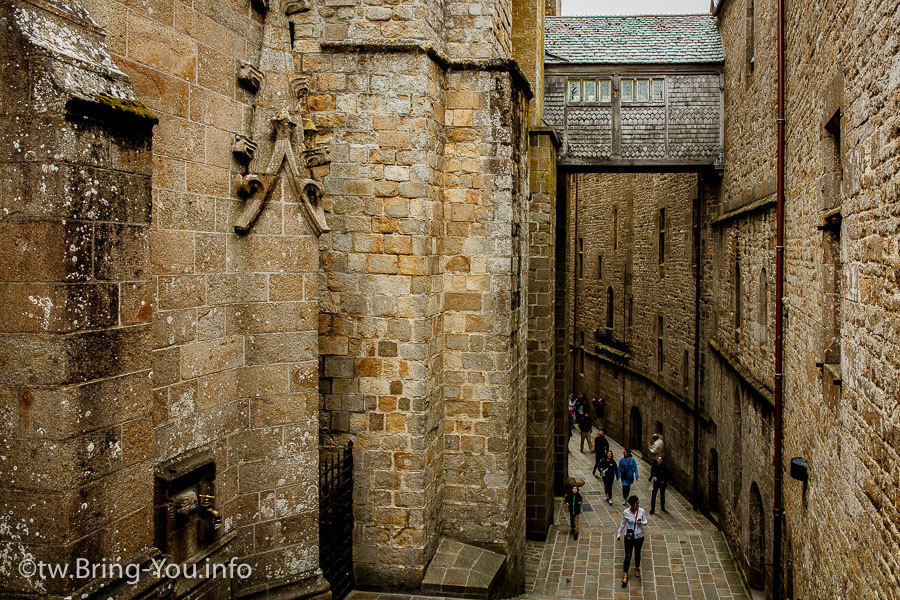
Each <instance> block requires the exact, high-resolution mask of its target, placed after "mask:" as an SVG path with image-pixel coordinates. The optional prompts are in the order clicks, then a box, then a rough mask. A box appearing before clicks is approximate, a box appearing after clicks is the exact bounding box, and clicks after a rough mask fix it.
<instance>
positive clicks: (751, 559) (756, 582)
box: [747, 481, 766, 590]
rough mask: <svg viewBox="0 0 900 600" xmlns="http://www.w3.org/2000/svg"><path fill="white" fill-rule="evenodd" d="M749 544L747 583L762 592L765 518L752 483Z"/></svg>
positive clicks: (756, 487)
mask: <svg viewBox="0 0 900 600" xmlns="http://www.w3.org/2000/svg"><path fill="white" fill-rule="evenodd" d="M749 513H750V514H749V517H750V523H749V525H750V526H749V527H748V529H749V530H750V543H749V547H748V548H747V562H748V563H750V564H749V565H748V566H749V567H750V568H749V569H748V571H749V572H748V575H749V577H748V578H747V579H748V583H749V584H750V587H752V588H754V589H757V590H762V589H765V586H766V517H765V513H764V512H763V503H762V496H761V495H760V493H759V486H758V485H756V482H755V481H754V482H753V483H752V484H751V485H750V510H749Z"/></svg>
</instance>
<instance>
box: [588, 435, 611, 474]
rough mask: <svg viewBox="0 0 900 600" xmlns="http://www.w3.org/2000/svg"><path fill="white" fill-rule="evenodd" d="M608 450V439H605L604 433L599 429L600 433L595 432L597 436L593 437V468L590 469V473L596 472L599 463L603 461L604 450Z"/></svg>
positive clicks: (604, 456)
mask: <svg viewBox="0 0 900 600" xmlns="http://www.w3.org/2000/svg"><path fill="white" fill-rule="evenodd" d="M608 450H609V440H607V439H606V434H605V433H603V430H602V429H601V430H600V433H598V434H597V437H595V438H594V470H593V471H591V474H592V475H596V474H597V469H598V468H599V467H600V463H601V462H603V459H604V458H606V452H607V451H608Z"/></svg>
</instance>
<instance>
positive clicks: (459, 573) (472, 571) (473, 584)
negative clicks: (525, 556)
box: [422, 537, 506, 600]
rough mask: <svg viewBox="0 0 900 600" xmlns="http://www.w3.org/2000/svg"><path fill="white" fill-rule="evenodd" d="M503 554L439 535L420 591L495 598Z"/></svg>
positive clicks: (498, 589) (503, 564)
mask: <svg viewBox="0 0 900 600" xmlns="http://www.w3.org/2000/svg"><path fill="white" fill-rule="evenodd" d="M505 567H506V557H505V556H504V555H502V554H498V553H496V552H491V551H490V550H485V549H483V548H477V547H475V546H470V545H468V544H463V543H462V542H458V541H456V540H451V539H449V538H443V537H442V538H441V541H440V544H439V545H438V549H437V551H436V552H435V553H434V557H433V558H432V559H431V563H430V564H429V565H428V569H426V571H425V578H424V579H423V580H422V591H423V592H425V593H433V594H440V595H443V596H451V597H455V598H479V599H484V600H488V599H493V598H496V596H497V594H498V592H499V591H500V587H501V586H500V584H501V583H502V580H503V576H504V574H505V571H506V568H505Z"/></svg>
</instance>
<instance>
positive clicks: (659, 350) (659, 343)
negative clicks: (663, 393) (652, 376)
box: [656, 317, 663, 373]
mask: <svg viewBox="0 0 900 600" xmlns="http://www.w3.org/2000/svg"><path fill="white" fill-rule="evenodd" d="M656 370H657V371H659V372H660V373H662V370H663V318H662V317H657V319H656Z"/></svg>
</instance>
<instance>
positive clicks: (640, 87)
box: [637, 79, 650, 102]
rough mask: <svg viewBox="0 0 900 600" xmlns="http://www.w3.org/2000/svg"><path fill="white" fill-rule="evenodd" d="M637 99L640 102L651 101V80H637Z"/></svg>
mask: <svg viewBox="0 0 900 600" xmlns="http://www.w3.org/2000/svg"><path fill="white" fill-rule="evenodd" d="M637 101H638V102H650V80H649V79H638V80H637Z"/></svg>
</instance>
